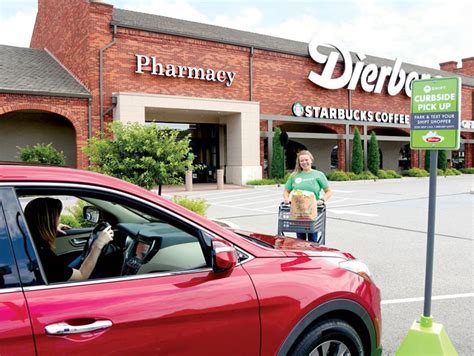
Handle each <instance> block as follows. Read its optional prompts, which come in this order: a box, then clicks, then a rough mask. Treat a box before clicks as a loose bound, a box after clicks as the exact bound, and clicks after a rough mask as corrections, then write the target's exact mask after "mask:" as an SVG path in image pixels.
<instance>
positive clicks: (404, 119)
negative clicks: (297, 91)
mask: <svg viewBox="0 0 474 356" xmlns="http://www.w3.org/2000/svg"><path fill="white" fill-rule="evenodd" d="M291 110H292V112H293V115H294V116H297V117H314V118H317V119H329V120H347V121H359V122H380V123H386V124H402V125H408V124H409V123H410V115H406V114H398V113H390V112H384V111H370V110H352V109H342V108H327V107H323V106H312V105H303V104H301V103H299V102H296V103H294V104H293V106H292V108H291Z"/></svg>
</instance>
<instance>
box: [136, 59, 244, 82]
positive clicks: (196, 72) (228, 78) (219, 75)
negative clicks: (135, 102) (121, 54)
mask: <svg viewBox="0 0 474 356" xmlns="http://www.w3.org/2000/svg"><path fill="white" fill-rule="evenodd" d="M135 57H136V70H135V73H137V74H143V73H144V71H145V70H146V71H149V72H150V74H151V75H160V76H165V77H173V78H189V79H199V80H205V81H208V82H215V81H218V82H221V83H224V82H225V85H226V86H227V87H230V86H231V85H232V82H233V81H234V78H235V76H236V74H237V73H236V72H226V71H223V70H218V71H215V70H214V69H211V68H207V69H204V68H197V67H189V66H182V65H174V64H162V63H160V62H158V61H157V59H156V57H155V56H145V55H143V54H136V55H135Z"/></svg>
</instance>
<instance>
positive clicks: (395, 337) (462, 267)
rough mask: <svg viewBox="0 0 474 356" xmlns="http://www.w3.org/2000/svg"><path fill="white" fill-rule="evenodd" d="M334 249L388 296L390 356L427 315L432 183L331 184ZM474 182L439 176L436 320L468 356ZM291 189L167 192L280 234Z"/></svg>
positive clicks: (473, 296) (473, 294) (472, 334)
mask: <svg viewBox="0 0 474 356" xmlns="http://www.w3.org/2000/svg"><path fill="white" fill-rule="evenodd" d="M331 187H332V188H333V190H334V195H333V197H332V199H331V200H330V201H329V203H328V210H327V211H328V212H327V233H326V243H327V244H328V245H330V246H333V247H336V248H339V249H341V250H345V251H350V252H351V253H352V254H353V255H354V256H356V257H357V258H359V259H361V260H363V261H364V262H366V263H367V264H368V265H369V267H370V269H371V270H372V273H373V274H374V276H375V281H376V283H377V285H378V286H379V288H380V289H381V291H382V299H383V301H382V316H383V335H382V343H383V346H384V354H386V355H393V354H394V352H395V351H396V349H397V348H398V346H399V344H400V342H401V340H402V339H403V337H404V336H405V334H406V332H407V331H408V329H409V328H410V326H411V324H412V322H413V321H414V320H415V319H417V318H418V317H419V316H420V315H421V314H422V312H423V295H424V278H425V261H426V235H427V234H426V231H427V222H428V188H429V180H428V178H403V179H399V180H379V181H376V182H374V181H361V182H331ZM472 189H474V177H473V176H472V175H462V176H454V177H438V190H437V211H436V230H435V231H436V236H435V256H434V277H433V302H432V308H431V310H432V314H433V321H434V322H435V323H441V324H443V325H444V326H445V328H446V331H447V334H448V336H449V337H450V339H451V341H452V342H453V344H454V346H455V347H456V349H457V351H458V353H459V354H460V355H472V354H474V345H473V341H472V340H474V329H473V328H472V320H473V317H474V303H473V300H474V268H473V267H474V262H473V261H474V260H473V257H474V256H473V254H474V245H473V231H474V226H473V216H474V194H471V193H470V192H471V190H472ZM282 190H283V187H277V186H265V187H256V188H248V189H245V188H242V189H232V190H221V191H217V190H214V191H195V192H180V193H167V194H165V196H168V197H171V196H172V195H174V194H179V195H187V196H189V197H193V198H197V197H199V198H204V199H205V200H206V201H207V202H208V203H209V204H210V207H209V209H208V214H207V215H208V217H211V218H218V219H222V220H226V221H229V222H231V223H234V224H237V225H238V226H239V227H240V228H242V229H245V230H251V231H258V232H264V233H269V234H275V233H276V232H277V223H278V217H277V212H278V205H279V204H280V202H281V200H282Z"/></svg>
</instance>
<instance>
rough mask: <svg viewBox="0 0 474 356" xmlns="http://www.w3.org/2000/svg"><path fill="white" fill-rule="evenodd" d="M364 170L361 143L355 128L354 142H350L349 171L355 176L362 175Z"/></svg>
mask: <svg viewBox="0 0 474 356" xmlns="http://www.w3.org/2000/svg"><path fill="white" fill-rule="evenodd" d="M363 169H364V153H363V151H362V141H361V140H360V134H359V130H358V129H357V127H356V128H355V130H354V140H353V141H352V160H351V171H352V172H354V173H355V174H359V173H362V170H363Z"/></svg>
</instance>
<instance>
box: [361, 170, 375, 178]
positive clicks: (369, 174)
mask: <svg viewBox="0 0 474 356" xmlns="http://www.w3.org/2000/svg"><path fill="white" fill-rule="evenodd" d="M357 176H358V178H359V179H360V180H367V179H373V180H376V179H377V176H376V175H375V174H372V172H370V171H365V172H362V173H359V174H358V175H357Z"/></svg>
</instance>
